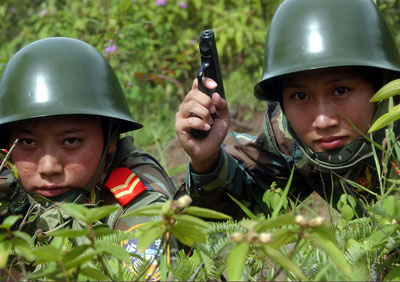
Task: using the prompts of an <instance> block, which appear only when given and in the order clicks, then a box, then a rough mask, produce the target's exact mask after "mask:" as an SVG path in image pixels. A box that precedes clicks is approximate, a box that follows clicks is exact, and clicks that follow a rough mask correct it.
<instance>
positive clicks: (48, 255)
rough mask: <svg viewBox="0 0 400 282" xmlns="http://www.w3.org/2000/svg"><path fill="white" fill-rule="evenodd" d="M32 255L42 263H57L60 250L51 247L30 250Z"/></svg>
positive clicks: (59, 257)
mask: <svg viewBox="0 0 400 282" xmlns="http://www.w3.org/2000/svg"><path fill="white" fill-rule="evenodd" d="M32 253H33V254H34V255H35V256H37V257H38V258H40V259H41V260H43V261H47V262H50V261H59V260H60V259H61V250H59V249H56V248H55V247H53V246H50V245H49V246H43V247H40V248H38V249H35V250H32Z"/></svg>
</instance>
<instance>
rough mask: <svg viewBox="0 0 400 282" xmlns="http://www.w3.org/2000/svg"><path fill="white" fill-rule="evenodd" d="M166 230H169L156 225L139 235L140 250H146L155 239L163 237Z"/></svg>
mask: <svg viewBox="0 0 400 282" xmlns="http://www.w3.org/2000/svg"><path fill="white" fill-rule="evenodd" d="M165 232H167V229H166V228H160V227H155V228H152V229H150V230H148V231H147V232H146V233H145V234H143V235H142V236H140V237H137V239H138V249H139V252H144V250H146V249H147V248H148V247H149V246H150V245H151V244H152V243H153V242H154V241H155V240H157V239H160V238H163V236H164V234H165Z"/></svg>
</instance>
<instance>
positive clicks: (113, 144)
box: [107, 138, 118, 155]
mask: <svg viewBox="0 0 400 282" xmlns="http://www.w3.org/2000/svg"><path fill="white" fill-rule="evenodd" d="M117 141H118V139H117V138H114V139H113V140H111V142H110V146H108V150H107V155H112V154H114V153H115V152H116V151H117Z"/></svg>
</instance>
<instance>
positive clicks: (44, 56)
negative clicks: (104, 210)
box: [0, 37, 176, 270]
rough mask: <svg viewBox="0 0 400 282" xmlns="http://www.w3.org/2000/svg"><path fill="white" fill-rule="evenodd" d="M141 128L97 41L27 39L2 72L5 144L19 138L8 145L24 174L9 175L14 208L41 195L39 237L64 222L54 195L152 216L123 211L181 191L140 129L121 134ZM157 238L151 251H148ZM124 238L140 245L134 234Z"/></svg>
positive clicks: (129, 225)
mask: <svg viewBox="0 0 400 282" xmlns="http://www.w3.org/2000/svg"><path fill="white" fill-rule="evenodd" d="M141 127H142V125H141V124H140V123H138V122H137V121H136V120H134V119H133V117H132V115H131V113H130V110H129V108H128V104H127V102H126V100H125V97H124V93H123V91H122V89H121V86H120V83H119V81H118V78H117V76H116V75H115V73H114V71H113V70H112V68H111V66H110V64H109V63H108V62H107V61H106V59H105V58H104V57H103V56H102V55H101V54H100V53H99V52H98V51H97V50H96V49H95V48H94V47H92V46H91V45H89V44H87V43H85V42H83V41H80V40H77V39H72V38H63V37H54V38H46V39H42V40H39V41H36V42H33V43H31V44H29V45H27V46H25V47H24V48H22V49H21V50H19V51H18V52H17V53H16V54H15V55H14V56H13V57H12V58H11V59H10V61H9V62H8V64H7V66H6V68H5V69H4V72H3V74H2V77H1V81H0V132H1V135H0V137H1V138H0V141H1V144H0V148H4V149H10V147H11V146H12V145H13V144H14V143H15V140H18V141H17V143H15V144H16V146H15V147H14V148H13V150H12V152H11V154H10V161H11V163H12V164H13V165H14V166H15V167H16V169H17V171H18V179H11V178H10V177H8V178H7V179H8V180H11V181H7V182H6V183H4V180H3V183H2V184H1V185H2V190H5V188H4V187H5V186H7V187H8V189H9V190H8V191H9V192H11V194H12V195H11V197H10V199H9V201H10V202H9V205H8V214H22V215H25V214H26V212H27V211H28V210H30V207H31V206H33V205H35V206H38V204H39V206H40V207H41V208H40V213H41V215H40V217H38V218H40V222H32V223H29V224H26V225H25V226H24V227H23V229H22V231H25V232H28V233H30V234H31V235H32V236H33V237H34V238H36V237H37V236H39V235H40V234H41V233H43V234H46V233H47V232H48V231H51V230H55V229H57V228H59V227H60V226H59V225H60V224H61V223H62V222H59V221H54V218H58V217H57V216H56V215H57V214H58V213H57V211H55V209H56V208H54V209H52V208H49V207H56V205H53V203H55V202H60V201H65V202H74V203H78V204H84V205H87V206H98V205H104V204H108V205H117V206H122V209H120V210H119V211H118V212H115V213H113V214H111V215H110V216H108V217H107V218H106V219H104V222H103V223H106V224H108V225H109V226H110V227H112V228H114V229H119V230H132V232H134V230H135V227H137V226H138V225H140V224H142V223H144V222H146V221H148V220H149V218H148V217H126V218H123V219H121V215H123V214H125V213H127V212H129V211H132V210H134V209H136V208H139V207H143V206H146V205H151V204H153V203H160V202H165V201H166V200H167V199H170V198H172V196H173V194H174V193H175V187H174V184H173V183H172V181H171V180H170V178H169V177H168V175H167V173H166V172H165V170H164V169H163V168H162V167H161V165H160V164H159V163H158V162H157V161H156V160H155V159H154V158H153V157H152V156H151V155H149V154H147V153H145V152H144V151H141V150H139V149H138V148H136V147H135V146H134V145H133V139H132V137H124V138H120V134H121V133H125V132H128V131H132V130H137V129H140V128H141ZM3 176H4V175H3ZM4 178H5V176H4ZM55 216H56V217H55ZM46 219H49V220H46ZM158 245H159V242H155V243H154V244H153V245H152V246H150V247H149V249H148V250H146V251H145V254H144V255H145V256H146V258H148V257H149V256H151V255H153V256H154V254H156V253H157V248H158ZM172 245H174V246H175V247H176V242H175V241H174V239H173V238H172ZM124 247H125V248H126V249H127V250H129V251H130V252H132V251H133V252H137V241H136V239H134V240H129V241H127V242H125V243H124ZM132 260H134V259H133V258H132ZM130 269H132V266H130ZM132 270H133V269H132Z"/></svg>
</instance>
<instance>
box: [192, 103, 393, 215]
mask: <svg viewBox="0 0 400 282" xmlns="http://www.w3.org/2000/svg"><path fill="white" fill-rule="evenodd" d="M380 108H381V109H382V111H383V109H384V108H385V107H383V106H382V107H380ZM377 115H380V113H377ZM395 130H396V132H400V127H399V124H398V123H397V125H396V127H395ZM293 166H295V168H296V169H295V172H294V176H293V180H292V185H291V187H290V190H289V195H290V197H291V198H292V199H299V200H304V199H305V198H306V197H307V196H308V195H310V194H311V193H312V192H313V191H316V192H317V193H318V194H319V195H321V196H322V197H323V198H324V199H325V200H327V201H328V202H329V201H330V198H331V194H332V197H333V198H332V199H333V203H334V207H336V202H337V201H338V199H339V197H340V195H341V194H343V193H344V190H343V189H346V190H347V192H348V193H356V194H358V195H359V196H362V197H366V196H367V195H363V193H362V190H359V189H352V188H350V187H349V186H348V185H347V184H346V183H345V182H344V181H340V177H339V176H337V175H335V173H333V172H324V171H322V170H320V169H318V168H317V167H316V166H314V165H313V164H312V163H310V161H309V160H308V159H307V158H306V156H305V155H304V154H303V151H302V150H301V149H300V146H299V144H298V143H297V142H296V140H294V138H292V137H291V134H290V133H289V130H288V123H287V120H286V117H285V115H284V114H282V111H281V109H280V106H279V103H278V102H268V103H267V111H266V114H265V118H264V121H263V128H262V132H261V133H260V134H259V135H258V136H251V135H248V134H243V133H236V132H232V133H231V134H230V136H228V137H227V138H226V140H225V143H224V144H223V145H222V147H221V150H220V156H219V161H218V164H217V166H216V168H215V170H214V171H213V172H212V173H209V174H205V175H198V174H195V173H193V172H191V171H190V165H189V166H188V169H187V172H186V180H185V186H186V190H187V191H189V193H190V194H191V196H192V198H193V204H194V205H199V206H203V207H208V208H212V209H215V210H219V211H222V212H225V213H227V214H230V215H232V216H234V217H235V218H237V219H240V218H242V217H243V216H244V214H243V213H242V211H241V209H240V207H239V206H237V205H236V204H235V203H233V202H232V200H231V199H230V198H229V197H228V196H227V195H226V192H229V193H230V194H231V195H233V196H234V197H235V198H237V199H239V200H240V201H241V202H242V203H243V204H244V205H245V206H247V207H248V208H249V209H250V210H252V211H253V212H255V213H259V212H264V213H266V214H267V213H269V212H270V210H268V207H267V206H266V204H265V203H264V202H263V201H262V198H263V194H264V192H265V191H266V190H267V189H269V188H270V186H271V184H272V182H274V181H275V182H276V183H277V186H278V187H281V188H282V189H283V188H284V187H285V185H286V183H287V181H288V179H289V176H290V172H291V169H292V167H293ZM374 167H375V164H374V159H373V157H370V158H367V159H366V160H365V161H363V162H362V163H359V164H358V165H356V166H353V167H352V168H351V169H348V170H346V172H344V173H342V174H341V175H340V176H342V177H345V178H347V179H351V180H353V181H355V182H356V183H358V184H360V185H362V186H364V187H366V188H368V189H371V190H374V189H377V188H378V183H377V180H378V179H377V174H376V169H375V168H374ZM331 179H333V182H332V181H331ZM340 182H341V183H340ZM341 185H344V187H346V188H342V186H341Z"/></svg>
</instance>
